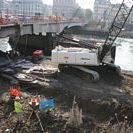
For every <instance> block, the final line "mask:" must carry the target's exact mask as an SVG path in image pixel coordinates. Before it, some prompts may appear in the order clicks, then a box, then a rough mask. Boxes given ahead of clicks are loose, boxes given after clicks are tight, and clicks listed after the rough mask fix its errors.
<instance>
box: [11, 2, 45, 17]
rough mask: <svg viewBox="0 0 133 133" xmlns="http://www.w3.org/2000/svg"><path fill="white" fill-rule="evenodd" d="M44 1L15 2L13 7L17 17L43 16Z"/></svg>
mask: <svg viewBox="0 0 133 133" xmlns="http://www.w3.org/2000/svg"><path fill="white" fill-rule="evenodd" d="M43 6H44V5H43V2H42V0H13V1H12V7H13V10H14V13H15V14H16V15H26V16H35V15H41V14H43V11H44V10H43V8H44V7H43Z"/></svg>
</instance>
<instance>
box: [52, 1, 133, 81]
mask: <svg viewBox="0 0 133 133" xmlns="http://www.w3.org/2000/svg"><path fill="white" fill-rule="evenodd" d="M132 9H133V1H131V4H130V7H128V6H127V5H126V4H125V1H124V0H123V1H122V3H121V4H120V7H119V10H118V12H117V13H116V16H115V18H114V20H113V22H112V24H111V26H110V29H109V32H108V35H107V37H106V40H105V42H104V43H103V44H96V45H92V44H87V43H85V42H84V41H83V42H82V41H78V40H77V39H74V38H71V37H69V36H67V35H65V34H63V32H62V33H61V34H58V35H57V36H58V37H62V38H64V39H67V40H71V41H73V42H76V43H79V44H81V45H82V46H83V45H87V46H88V48H83V47H68V48H65V47H61V46H57V47H56V48H55V49H53V50H52V59H51V60H52V62H54V63H57V64H58V66H59V69H61V68H62V67H72V68H76V69H79V70H81V71H83V72H86V73H88V74H91V76H92V77H93V81H97V80H99V74H98V72H96V71H94V70H93V69H89V68H91V67H97V66H102V65H110V66H111V67H114V68H116V69H117V70H119V69H118V68H119V67H117V66H115V65H114V60H115V49H116V47H115V46H114V42H115V40H116V39H117V37H118V36H119V35H120V33H121V31H122V30H123V27H124V25H125V23H126V22H127V20H128V18H129V15H130V14H131V12H132ZM65 30H66V29H65Z"/></svg>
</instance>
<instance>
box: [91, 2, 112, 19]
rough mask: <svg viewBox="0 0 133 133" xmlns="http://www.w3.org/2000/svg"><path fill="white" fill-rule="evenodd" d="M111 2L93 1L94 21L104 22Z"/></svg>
mask: <svg viewBox="0 0 133 133" xmlns="http://www.w3.org/2000/svg"><path fill="white" fill-rule="evenodd" d="M110 5H111V2H110V1H109V0H108V1H107V0H95V2H94V17H93V18H94V20H96V21H101V20H102V21H104V19H105V18H106V16H107V14H109V13H108V12H109V9H110Z"/></svg>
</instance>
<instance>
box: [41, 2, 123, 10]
mask: <svg viewBox="0 0 133 133" xmlns="http://www.w3.org/2000/svg"><path fill="white" fill-rule="evenodd" d="M52 1H53V0H43V2H44V3H45V4H48V5H52ZM76 1H77V3H78V4H79V5H80V6H81V7H82V8H90V9H93V4H94V1H95V0H76ZM111 2H113V3H121V2H122V0H111Z"/></svg>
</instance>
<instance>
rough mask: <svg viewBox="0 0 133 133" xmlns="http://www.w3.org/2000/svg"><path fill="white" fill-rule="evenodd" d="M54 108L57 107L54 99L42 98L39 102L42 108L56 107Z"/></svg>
mask: <svg viewBox="0 0 133 133" xmlns="http://www.w3.org/2000/svg"><path fill="white" fill-rule="evenodd" d="M54 108H55V102H54V99H47V100H42V101H41V102H40V104H39V109H40V110H49V109H54Z"/></svg>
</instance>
